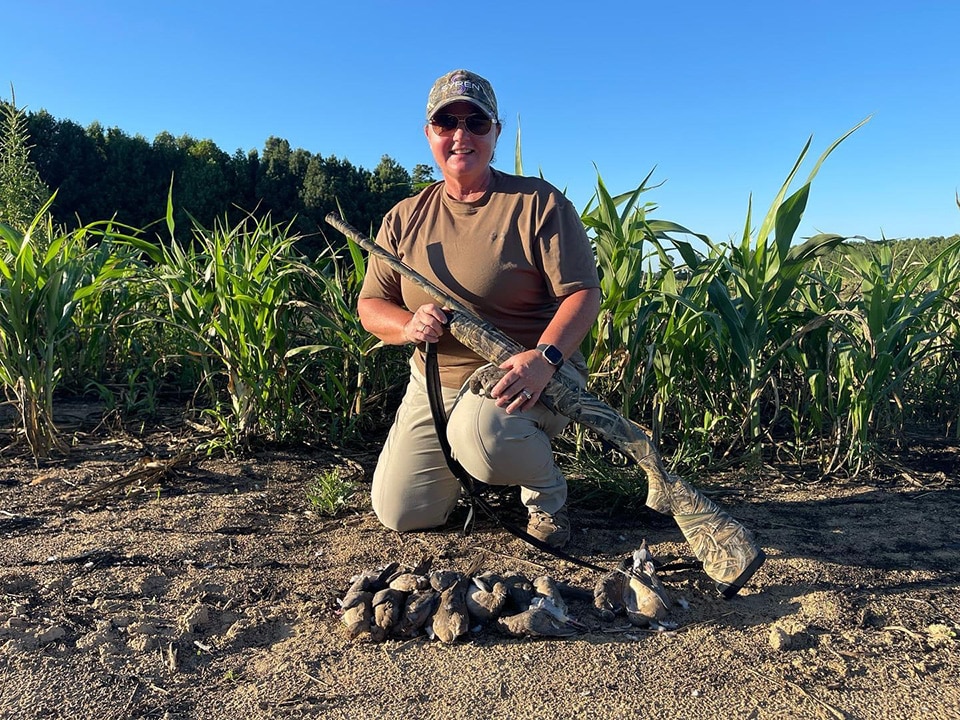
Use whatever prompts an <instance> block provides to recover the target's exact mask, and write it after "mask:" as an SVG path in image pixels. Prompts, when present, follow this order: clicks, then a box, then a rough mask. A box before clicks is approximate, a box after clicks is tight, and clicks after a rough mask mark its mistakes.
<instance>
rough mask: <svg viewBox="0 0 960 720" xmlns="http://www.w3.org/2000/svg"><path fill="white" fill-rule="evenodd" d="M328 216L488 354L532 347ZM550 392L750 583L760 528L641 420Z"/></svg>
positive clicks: (464, 339) (714, 564)
mask: <svg viewBox="0 0 960 720" xmlns="http://www.w3.org/2000/svg"><path fill="white" fill-rule="evenodd" d="M326 221H327V223H328V224H330V225H331V226H333V227H334V228H336V229H337V230H339V231H340V232H342V233H343V234H344V235H346V236H347V237H348V238H349V239H350V240H352V241H354V242H355V243H357V244H358V245H359V246H360V247H362V248H363V249H364V250H366V251H367V252H369V253H370V254H371V255H375V256H377V257H378V258H379V259H380V260H382V261H383V262H385V263H387V264H388V265H389V266H390V267H391V268H393V269H394V270H396V271H397V272H398V273H400V274H401V275H403V276H404V277H406V278H407V279H408V280H410V281H411V282H414V283H416V284H417V285H419V286H420V287H421V288H423V289H424V290H425V291H426V292H427V293H428V294H430V295H431V296H432V297H433V298H434V299H436V301H437V302H438V303H439V304H440V305H441V307H443V308H444V309H445V310H447V317H448V318H449V321H450V322H449V330H450V333H451V334H452V335H453V336H454V337H455V338H456V339H457V340H459V341H460V342H461V343H463V344H464V345H465V346H467V347H468V348H470V349H471V350H473V351H474V352H475V353H477V354H478V355H479V356H480V357H482V358H483V359H484V360H486V361H487V362H490V363H493V364H494V365H500V364H501V363H503V362H504V361H506V360H507V359H508V358H510V357H512V356H513V355H516V354H517V353H519V352H523V351H524V350H527V349H528V348H525V347H523V346H522V345H521V344H520V343H518V342H516V341H515V340H513V339H511V338H509V337H507V336H506V335H504V334H503V333H502V332H500V330H498V329H497V328H495V327H494V326H493V325H491V324H490V323H488V322H487V321H486V320H483V319H482V318H480V317H477V315H475V314H474V313H473V311H472V310H470V309H469V308H467V307H466V306H465V305H464V304H463V303H461V302H460V301H458V300H457V299H456V298H454V297H451V296H450V295H449V294H447V293H446V292H444V291H443V290H441V289H440V288H438V287H436V286H435V285H433V284H432V283H431V282H430V281H429V280H427V279H426V278H424V277H423V276H422V275H420V274H419V273H418V272H417V271H416V270H414V269H412V268H410V267H409V266H407V265H405V264H404V263H403V262H402V261H401V260H400V259H399V258H397V257H395V256H394V255H392V254H391V253H389V252H387V251H386V250H384V249H383V248H382V247H380V246H379V245H377V244H376V243H374V242H373V241H372V240H370V238H368V237H366V236H365V235H363V234H362V233H360V232H359V231H358V230H356V229H355V228H353V227H351V226H350V225H348V224H347V223H345V222H343V221H342V220H341V219H340V218H338V217H337V216H336V215H335V214H334V213H330V214H329V215H327V218H326ZM450 311H452V312H450ZM542 400H543V401H544V402H545V403H546V404H547V405H548V406H551V407H552V408H553V409H554V410H555V411H556V412H558V413H560V414H562V415H565V416H566V417H568V418H570V419H571V420H573V421H576V422H579V423H581V424H582V425H585V426H586V427H588V428H590V429H591V430H593V431H594V432H596V433H597V434H599V435H600V436H602V437H603V438H604V439H605V440H607V441H608V442H610V443H611V444H612V445H614V446H615V447H616V448H617V449H619V450H620V451H621V452H622V453H623V454H624V455H626V456H627V457H629V458H630V459H631V460H633V461H635V462H636V463H637V464H638V465H640V467H641V468H643V470H644V472H645V473H646V476H647V499H646V505H647V507H649V508H651V509H652V510H656V511H657V512H660V513H663V514H665V515H671V516H673V518H674V520H676V522H677V525H678V526H679V527H680V530H681V532H683V536H684V537H685V538H686V540H687V542H688V543H689V544H690V547H691V549H692V550H693V554H694V555H695V556H696V558H697V559H698V560H699V561H700V562H701V563H702V564H703V569H704V572H706V574H707V575H708V576H710V578H711V579H713V580H714V582H715V583H716V584H717V589H718V590H719V591H720V594H721V595H723V597H725V598H731V597H733V596H734V595H736V594H737V592H739V591H740V589H741V588H743V586H744V585H745V584H746V582H747V581H748V580H749V579H750V577H751V576H753V574H754V573H755V572H756V571H757V569H758V568H759V567H760V565H762V564H763V561H764V558H765V556H764V553H763V550H762V549H761V548H760V546H759V545H757V543H756V541H755V540H754V538H753V534H752V533H751V532H750V531H749V530H747V529H746V528H745V527H744V526H743V525H741V524H740V523H739V522H738V521H737V520H735V519H733V518H732V517H731V516H730V515H729V514H728V513H727V512H725V511H724V510H722V509H720V508H719V507H718V506H717V505H716V504H715V503H714V502H713V501H712V500H710V499H708V498H707V497H705V496H704V495H703V494H702V493H700V491H698V490H697V489H696V488H695V487H693V486H692V485H690V484H689V483H687V482H686V481H684V480H683V479H681V478H679V477H677V476H675V475H671V474H670V473H668V472H667V470H666V468H665V467H664V464H663V460H662V459H661V457H660V454H659V453H658V452H657V450H656V448H655V447H654V446H653V443H652V442H651V440H650V438H649V437H648V436H647V434H646V433H645V432H644V431H643V430H642V429H641V428H640V426H639V425H637V424H636V423H634V422H632V421H630V420H628V419H627V418H625V417H623V416H622V415H620V413H618V412H617V411H616V410H614V409H613V408H611V407H610V406H609V405H607V404H606V403H605V402H603V401H602V400H601V399H600V398H598V397H596V396H595V395H592V394H591V393H589V392H587V391H585V390H581V389H580V388H579V387H577V386H576V385H575V384H574V383H572V382H571V381H569V380H567V379H566V378H565V377H563V375H561V374H560V373H557V374H556V375H555V376H554V378H553V379H552V380H551V381H550V383H549V384H548V385H547V387H546V389H544V391H543V394H542Z"/></svg>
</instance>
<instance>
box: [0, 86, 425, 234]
mask: <svg viewBox="0 0 960 720" xmlns="http://www.w3.org/2000/svg"><path fill="white" fill-rule="evenodd" d="M4 104H6V103H4ZM24 117H25V119H26V130H27V135H28V137H29V141H30V145H31V147H30V150H29V154H30V160H31V161H32V164H33V165H34V167H35V168H36V170H37V172H38V173H39V176H40V179H41V180H42V182H43V184H44V185H46V187H48V188H50V189H51V190H53V191H56V193H57V195H56V199H55V202H54V204H53V206H52V214H53V219H54V221H55V222H56V223H58V224H60V225H63V226H64V227H66V228H76V227H79V226H81V225H83V224H84V223H88V222H91V221H94V220H104V219H109V218H114V219H115V220H116V221H117V222H120V223H123V224H125V225H129V226H132V227H135V228H141V229H143V228H147V229H148V231H149V229H150V228H151V227H153V228H156V230H155V232H157V233H159V234H162V233H165V232H166V228H165V226H161V225H160V224H157V221H158V220H160V219H161V218H163V217H164V216H165V213H166V203H167V195H168V192H169V191H170V189H171V179H172V182H173V185H172V192H173V207H174V208H175V212H176V214H175V219H176V226H177V228H178V232H181V231H183V232H188V231H189V229H190V227H191V225H192V222H193V221H196V222H197V223H199V224H200V225H201V226H203V227H205V228H210V227H212V226H213V224H214V222H215V221H218V220H223V219H226V220H227V221H228V222H232V218H236V217H239V215H240V214H241V213H254V214H256V215H257V216H260V217H262V216H266V214H267V213H269V214H270V217H271V219H272V220H273V221H274V222H277V223H284V224H286V223H292V230H293V232H294V233H296V234H298V235H301V236H303V237H304V240H303V241H302V242H301V247H302V249H303V250H304V251H305V252H308V253H309V251H310V250H311V249H319V248H321V247H324V246H325V242H324V241H323V240H322V239H320V238H319V235H318V233H319V232H320V231H321V229H322V228H325V227H326V225H325V224H324V222H323V219H324V217H325V216H326V215H327V214H328V213H329V212H331V211H334V210H340V209H342V212H343V215H344V217H345V218H346V219H347V220H348V221H349V222H350V223H351V224H353V225H355V226H356V227H359V228H372V229H374V230H375V229H376V228H377V227H378V226H379V224H380V220H381V219H382V218H383V215H384V214H385V213H386V212H387V210H389V209H390V208H391V207H392V206H393V205H394V204H395V203H396V202H398V201H399V200H401V199H403V198H405V197H409V196H410V195H411V194H413V193H414V192H415V190H416V189H418V188H419V187H422V185H424V184H426V183H429V182H432V181H433V177H432V172H431V169H430V167H429V166H427V165H417V166H416V167H415V168H414V169H413V170H412V172H411V171H408V170H406V169H405V168H403V167H401V166H400V164H399V163H397V162H396V161H395V160H393V159H392V158H390V157H389V156H388V155H383V157H382V158H381V160H380V162H379V164H378V165H377V166H376V167H375V168H373V170H367V169H365V168H362V167H359V166H356V165H354V164H352V163H351V162H350V161H348V160H346V159H345V158H338V157H337V156H335V155H329V156H326V157H324V156H323V155H321V154H319V153H312V152H310V151H308V150H304V149H303V148H291V147H290V143H289V142H288V141H287V140H285V139H283V138H279V137H273V136H271V137H269V138H267V140H266V142H265V144H264V147H263V150H262V152H259V151H257V150H250V151H249V152H244V151H243V150H240V149H238V150H236V151H235V152H234V153H233V154H232V155H231V154H228V153H227V152H225V151H223V150H222V149H220V148H219V147H218V146H217V145H216V144H215V143H214V142H213V141H212V140H198V139H197V138H194V137H191V136H190V135H181V136H179V137H174V136H173V135H172V134H171V133H169V132H166V131H164V132H161V133H160V134H158V135H157V136H156V137H155V138H154V140H153V141H152V142H150V141H148V140H147V139H146V138H144V137H143V136H141V135H134V136H131V135H128V134H127V133H126V132H124V131H123V130H121V129H119V128H117V127H111V128H104V127H103V125H101V124H100V123H99V122H94V123H92V124H90V125H89V126H88V127H86V128H84V127H81V126H80V125H79V124H77V123H75V122H73V121H72V120H59V119H57V118H55V117H53V116H52V115H51V114H50V113H49V112H47V111H46V110H40V111H38V112H27V113H25V114H24Z"/></svg>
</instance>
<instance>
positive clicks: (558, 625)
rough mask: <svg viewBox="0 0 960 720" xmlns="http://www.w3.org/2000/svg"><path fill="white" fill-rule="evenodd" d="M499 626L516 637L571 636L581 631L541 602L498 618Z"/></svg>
mask: <svg viewBox="0 0 960 720" xmlns="http://www.w3.org/2000/svg"><path fill="white" fill-rule="evenodd" d="M497 627H499V628H500V629H501V630H503V631H504V632H506V633H507V634H509V635H514V636H516V637H570V636H571V635H576V634H577V632H579V631H578V630H577V629H576V628H575V627H573V626H572V625H570V624H568V623H567V622H565V621H563V620H560V619H558V618H557V616H556V615H554V614H553V612H551V611H550V610H548V609H546V608H545V607H543V606H542V605H541V604H540V603H537V604H534V605H531V606H530V607H528V608H527V609H526V610H524V611H523V612H521V613H517V614H516V615H504V616H503V617H501V618H499V619H498V620H497Z"/></svg>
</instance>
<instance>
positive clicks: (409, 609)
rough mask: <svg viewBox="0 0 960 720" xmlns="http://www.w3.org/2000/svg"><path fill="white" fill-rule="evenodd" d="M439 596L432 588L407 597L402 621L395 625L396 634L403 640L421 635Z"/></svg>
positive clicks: (401, 615) (401, 616)
mask: <svg viewBox="0 0 960 720" xmlns="http://www.w3.org/2000/svg"><path fill="white" fill-rule="evenodd" d="M438 597H439V595H438V594H437V592H436V591H435V590H433V589H432V588H428V589H426V590H419V591H416V592H412V593H410V595H408V596H407V601H406V604H405V605H404V607H403V612H402V613H401V614H400V619H399V620H398V621H397V624H396V625H394V634H395V635H397V636H398V637H402V638H412V637H416V636H417V635H419V634H420V631H421V630H422V629H423V626H424V625H426V624H427V621H428V620H429V619H430V616H431V615H432V614H433V609H434V607H435V605H436V602H437V598H438Z"/></svg>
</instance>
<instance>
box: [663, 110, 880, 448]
mask: <svg viewBox="0 0 960 720" xmlns="http://www.w3.org/2000/svg"><path fill="white" fill-rule="evenodd" d="M864 122H865V121H864ZM862 124H863V123H860V124H859V125H857V126H856V127H854V128H853V129H851V130H850V131H849V132H847V133H846V134H844V135H843V136H842V137H840V138H839V139H838V140H836V141H835V142H834V143H832V144H831V145H830V146H829V147H828V148H827V150H826V151H824V153H823V154H822V155H821V156H820V158H819V160H818V161H817V162H816V164H815V165H814V167H813V170H812V171H811V172H810V175H809V177H808V178H807V181H806V182H805V183H804V184H803V185H802V186H801V187H800V189H798V190H797V191H796V192H794V193H792V194H791V195H790V196H789V197H788V196H787V192H788V190H789V188H790V185H791V184H792V182H793V179H794V177H795V176H796V173H797V171H798V170H799V168H800V165H801V164H802V162H803V160H804V158H805V157H806V153H807V151H808V149H809V147H810V140H808V141H807V143H806V145H805V146H804V148H803V150H802V151H801V153H800V156H799V157H798V159H797V161H796V163H795V164H794V166H793V169H792V170H791V171H790V173H789V174H788V176H787V179H786V180H785V181H784V183H783V185H782V186H781V188H780V191H779V192H778V193H777V196H776V197H775V198H774V201H773V203H772V204H771V206H770V209H769V210H768V212H767V214H766V215H765V217H764V218H763V220H762V221H761V223H760V227H759V229H758V230H757V232H756V235H755V236H754V234H753V232H752V202H751V203H749V204H748V210H747V221H746V225H745V227H744V231H743V234H742V237H741V240H740V242H739V244H731V245H730V246H729V248H728V251H727V252H721V253H719V254H717V256H716V258H715V260H716V261H715V262H711V263H710V265H709V271H708V272H702V273H701V272H698V273H695V274H694V278H697V279H698V281H700V282H704V283H706V284H707V290H706V294H707V297H708V304H707V306H705V307H703V308H702V315H701V317H702V318H703V319H704V320H705V321H706V322H707V323H708V324H709V326H710V330H711V331H712V338H713V340H714V342H715V345H716V362H717V370H718V372H719V376H720V377H721V378H723V379H725V380H726V382H727V383H728V387H727V388H726V389H725V391H724V392H722V393H721V394H722V395H723V396H725V397H726V399H727V401H728V403H729V405H728V406H727V407H726V408H724V409H722V413H721V414H724V415H728V416H730V417H736V418H742V424H741V430H740V433H741V435H742V437H743V440H744V441H745V442H746V444H747V447H748V448H749V449H750V451H751V452H752V453H759V452H760V449H761V440H762V436H763V433H764V420H763V411H764V409H765V405H764V395H765V393H768V392H769V393H770V394H771V395H772V396H773V397H774V411H775V410H776V393H777V388H776V386H775V385H773V384H772V383H775V382H776V374H775V373H774V370H775V368H776V367H777V366H778V364H779V363H780V361H781V357H782V355H783V352H784V350H785V349H786V348H787V347H789V345H790V343H791V341H793V340H795V339H796V333H797V332H799V331H800V329H801V328H802V327H803V326H804V325H805V324H806V323H807V322H808V321H809V320H810V319H811V318H809V317H799V318H798V317H797V316H796V314H795V313H794V311H793V310H794V309H793V305H792V303H793V301H794V299H795V297H796V293H797V291H798V287H799V285H800V283H801V279H802V277H803V274H804V272H805V270H806V269H807V268H808V267H809V266H810V264H811V263H812V262H813V261H814V260H816V258H818V257H820V256H822V255H824V254H826V253H828V252H829V251H831V250H832V249H833V248H835V247H837V246H838V245H840V244H841V243H842V242H843V240H844V238H842V237H840V236H837V235H829V234H819V235H816V236H814V237H812V238H810V239H808V240H806V241H805V242H803V243H802V244H800V245H794V244H793V243H794V236H795V234H796V230H797V228H798V227H799V225H800V221H801V218H802V216H803V212H804V210H805V209H806V204H807V199H808V196H809V193H810V186H811V182H812V180H813V178H814V177H815V176H816V174H817V172H818V171H819V169H820V166H821V165H822V164H823V162H824V160H825V159H826V158H827V157H828V156H829V155H830V153H832V152H833V150H834V149H836V147H837V146H838V145H839V144H840V143H841V142H842V141H843V140H844V139H846V138H847V137H849V136H850V134H851V133H853V132H854V131H855V130H856V129H857V128H859V127H860V126H861V125H862ZM676 247H677V250H678V251H679V252H680V254H681V255H682V256H683V258H684V260H685V261H686V263H687V265H688V266H690V267H691V268H696V269H698V270H699V269H701V268H702V267H704V259H703V258H702V257H700V256H698V255H697V254H695V253H694V252H693V249H692V247H691V246H690V245H689V244H680V243H677V244H676Z"/></svg>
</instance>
